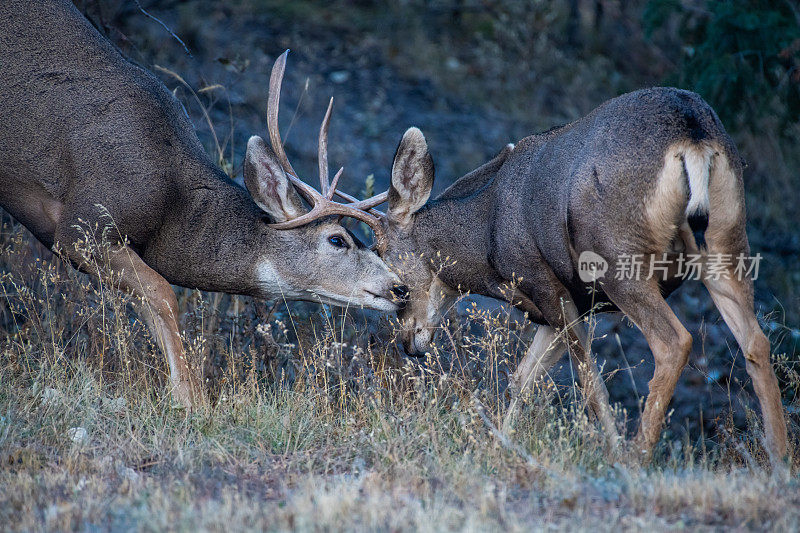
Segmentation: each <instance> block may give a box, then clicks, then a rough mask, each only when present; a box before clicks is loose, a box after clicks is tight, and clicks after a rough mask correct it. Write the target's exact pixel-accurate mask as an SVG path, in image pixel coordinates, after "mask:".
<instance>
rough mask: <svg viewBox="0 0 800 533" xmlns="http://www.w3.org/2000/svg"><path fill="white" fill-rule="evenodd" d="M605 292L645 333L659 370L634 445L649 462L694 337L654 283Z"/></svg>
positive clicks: (609, 287) (608, 287) (613, 283)
mask: <svg viewBox="0 0 800 533" xmlns="http://www.w3.org/2000/svg"><path fill="white" fill-rule="evenodd" d="M604 289H605V292H606V294H607V295H608V297H609V298H611V300H612V301H613V302H614V304H616V305H617V307H619V308H620V310H621V311H622V312H623V313H625V314H626V315H627V316H628V318H630V319H631V320H632V321H633V322H634V323H635V324H636V326H637V327H638V328H639V329H640V330H641V331H642V333H643V334H644V336H645V339H647V344H648V345H649V346H650V350H651V351H652V352H653V359H654V360H655V370H654V371H653V378H652V379H651V380H650V383H649V387H650V393H649V394H648V396H647V401H646V402H645V405H644V411H643V412H642V419H641V420H640V422H639V433H638V434H637V436H636V439H635V441H634V445H635V449H636V450H637V452H638V454H640V458H641V459H642V460H643V461H644V462H648V461H649V460H650V458H651V457H652V454H653V448H654V447H655V445H656V443H658V439H659V437H660V436H661V428H662V426H663V424H664V415H665V413H666V411H667V406H668V405H669V402H670V400H671V399H672V394H673V392H674V391H675V385H676V384H677V382H678V378H679V377H680V375H681V372H682V371H683V368H684V367H685V366H686V363H687V362H688V361H689V352H690V351H691V349H692V336H691V335H690V334H689V332H688V331H686V328H684V327H683V324H681V322H680V320H678V317H676V316H675V313H673V312H672V309H670V307H669V305H667V302H666V301H665V300H664V298H663V296H661V293H660V291H659V289H658V287H657V286H656V284H655V283H653V282H651V281H650V280H648V281H647V282H639V281H634V280H626V281H618V280H609V282H607V283H605V284H604Z"/></svg>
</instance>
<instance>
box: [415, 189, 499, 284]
mask: <svg viewBox="0 0 800 533" xmlns="http://www.w3.org/2000/svg"><path fill="white" fill-rule="evenodd" d="M495 196H496V195H495V191H494V183H493V182H490V183H488V185H485V186H483V187H482V188H480V189H479V190H477V191H474V192H472V193H471V194H467V195H465V196H459V197H452V196H448V197H446V198H441V197H440V198H438V199H436V200H433V201H432V202H430V203H429V204H428V205H427V206H426V207H424V208H423V209H422V210H420V211H419V212H417V214H416V218H415V223H414V239H415V240H416V242H417V246H418V249H419V250H420V251H421V252H423V253H424V254H425V255H426V256H427V257H429V258H430V259H431V261H433V264H432V268H433V270H434V272H435V273H436V272H438V273H437V276H438V277H439V279H440V280H441V281H442V282H443V283H445V284H446V285H447V286H449V287H450V288H452V289H454V290H460V291H469V292H473V293H477V294H486V285H487V280H494V279H495V278H496V277H497V274H496V272H495V270H494V268H493V267H492V265H491V264H490V262H489V259H488V258H489V255H490V253H489V252H490V246H491V240H492V239H491V236H492V233H493V231H492V227H493V225H494V212H495V209H494V206H495Z"/></svg>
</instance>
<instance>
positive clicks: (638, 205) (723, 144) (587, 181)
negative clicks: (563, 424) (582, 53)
mask: <svg viewBox="0 0 800 533" xmlns="http://www.w3.org/2000/svg"><path fill="white" fill-rule="evenodd" d="M404 137H409V138H410V139H411V140H413V141H414V143H413V144H414V145H415V146H416V151H417V153H419V146H420V145H421V144H422V143H424V137H423V136H422V133H421V132H419V130H416V129H415V128H412V129H410V130H409V131H408V132H406V135H405V136H404ZM403 146H404V143H401V147H400V150H402V148H403ZM423 156H425V157H427V152H425V153H424V154H423ZM397 161H402V162H403V164H412V165H413V164H414V159H413V158H409V157H407V156H405V155H404V154H401V153H398V155H397V156H396V157H395V162H396V164H397ZM419 168H423V166H420V167H419ZM409 173H410V171H409V170H408V169H393V172H392V175H393V177H394V176H395V175H396V174H401V175H408V174H409ZM432 182H433V176H432V175H431V176H422V177H421V178H419V179H418V180H417V181H416V182H415V183H411V184H409V183H404V184H403V191H398V194H396V195H395V196H394V197H392V200H391V201H390V205H389V220H390V221H391V214H392V212H393V211H395V210H398V211H400V210H402V211H403V212H404V213H405V212H408V211H409V208H408V207H409V206H408V205H404V202H405V198H406V197H411V193H410V192H404V191H407V190H409V189H410V190H412V191H413V189H414V188H415V187H419V188H420V189H424V188H426V187H428V190H429V187H430V184H431V183H432ZM393 187H394V181H393ZM413 196H414V197H421V196H425V191H424V190H418V191H413ZM689 207H692V209H693V212H694V211H695V210H696V211H697V212H698V213H700V214H705V215H706V216H707V217H708V229H707V231H705V233H702V231H700V237H701V238H703V237H707V245H708V249H707V250H704V251H703V252H702V253H704V254H708V253H726V254H733V255H734V256H736V255H737V254H739V253H745V254H747V253H748V252H749V247H748V245H747V236H746V234H745V228H744V223H745V222H744V221H745V217H744V190H743V183H742V168H741V163H740V159H739V155H738V153H737V152H736V148H735V146H734V144H733V142H732V141H731V139H730V138H729V137H728V135H727V134H726V133H725V130H724V128H723V126H722V124H721V123H720V121H719V119H718V118H717V115H716V114H715V113H714V111H713V110H712V109H711V108H710V107H709V106H708V104H706V103H705V102H704V101H703V100H702V99H701V98H700V97H699V96H698V95H696V94H694V93H691V92H688V91H682V90H678V89H672V88H653V89H645V90H641V91H636V92H634V93H630V94H626V95H623V96H620V97H618V98H615V99H613V100H610V101H608V102H606V103H604V104H603V105H601V106H600V107H598V108H597V109H595V110H594V111H592V112H591V113H590V114H589V115H587V116H586V117H584V118H582V119H579V120H577V121H575V122H573V123H571V124H568V125H566V126H562V127H560V128H555V129H553V130H551V131H548V132H546V133H543V134H540V135H533V136H530V137H527V138H525V139H522V140H521V141H520V142H519V143H517V145H516V146H515V147H514V148H513V149H508V148H506V149H505V150H503V151H502V152H501V153H500V154H499V155H498V157H497V158H495V159H494V160H493V161H491V162H489V163H487V164H485V165H484V166H482V167H480V168H479V169H477V170H475V171H473V172H472V173H470V174H468V175H467V176H465V177H464V178H462V179H461V180H459V181H457V182H456V183H455V184H454V185H453V186H452V187H450V188H449V189H448V190H447V191H445V193H444V194H442V195H441V196H440V197H439V198H437V199H435V200H432V201H430V202H428V203H427V204H426V205H424V206H422V207H419V208H415V209H411V210H410V211H411V212H412V213H413V217H412V218H411V220H410V221H408V222H406V224H405V225H404V226H403V227H393V225H392V223H391V222H390V223H389V231H390V235H391V237H390V243H389V246H388V248H387V251H386V253H385V254H384V257H385V259H386V260H387V261H389V262H390V263H392V264H398V257H399V256H400V254H404V257H412V258H414V257H424V258H428V259H425V260H416V261H413V260H412V261H409V260H406V261H404V262H403V264H402V265H400V268H399V272H400V276H401V279H403V280H404V281H405V282H406V283H407V284H408V285H409V287H410V289H411V295H410V300H409V303H408V305H407V307H406V308H405V310H403V311H402V312H400V314H399V317H400V319H401V322H402V323H403V324H404V325H405V327H404V330H403V332H402V333H401V335H402V340H403V343H404V346H405V347H406V350H407V351H409V352H411V353H414V352H421V351H425V350H426V349H427V342H429V340H430V338H431V337H432V334H427V335H421V334H419V332H420V331H424V330H431V331H432V330H433V329H435V328H436V327H437V325H438V320H439V318H438V317H434V319H433V320H431V319H430V318H429V317H428V315H425V314H423V313H421V310H422V309H427V308H428V305H426V304H425V302H426V301H427V298H428V296H427V295H428V292H427V291H428V287H430V286H431V284H432V282H433V281H434V280H438V282H440V283H441V284H442V285H443V286H445V287H449V288H450V290H453V291H455V290H460V291H462V292H466V291H468V292H472V293H477V294H483V295H486V296H492V297H495V298H503V299H508V296H507V295H508V291H503V290H502V288H503V287H506V286H508V285H509V284H513V285H515V286H516V289H517V291H518V293H521V294H522V295H523V296H524V298H519V297H516V296H515V297H514V299H512V303H513V304H514V305H517V306H518V307H520V308H521V309H523V310H525V311H526V312H527V314H528V316H529V318H530V319H531V320H532V321H534V322H537V323H540V324H544V325H546V326H547V327H549V328H551V329H552V330H553V331H554V332H558V333H559V334H560V335H562V336H563V339H562V341H561V342H562V343H563V344H557V345H556V346H555V347H558V346H565V347H566V348H567V349H569V352H570V354H571V356H572V357H573V359H574V360H575V361H576V362H579V363H581V364H583V365H586V367H587V369H586V370H587V372H586V374H585V375H583V376H582V377H583V378H584V384H585V388H586V389H587V391H586V392H587V394H588V396H589V403H590V405H593V406H594V407H595V411H596V412H597V414H598V416H599V417H600V419H601V421H603V423H604V426H606V429H607V430H608V431H609V434H610V435H612V436H613V435H614V433H615V432H614V430H613V422H612V423H609V419H608V413H609V408H608V406H607V392H606V391H605V386H604V385H603V383H602V380H598V379H597V377H598V376H597V374H596V369H595V368H594V362H593V361H592V360H591V358H590V357H588V351H589V348H590V347H589V346H586V344H585V342H582V341H581V339H583V338H584V336H585V332H584V328H583V325H582V324H581V321H580V320H579V318H578V317H579V316H581V315H583V314H585V313H587V312H588V311H590V309H591V308H592V306H593V305H594V304H597V303H605V304H608V305H607V306H606V307H603V308H602V309H601V310H615V309H616V310H621V311H623V312H624V313H625V314H626V315H627V316H628V317H629V318H630V319H631V320H633V322H634V323H636V325H637V326H638V327H639V328H640V329H641V330H642V332H643V333H644V335H645V337H646V338H647V341H648V343H649V345H650V348H651V349H652V351H653V355H654V358H655V363H656V369H655V373H654V376H653V380H652V381H651V382H650V395H649V397H648V399H647V402H646V405H645V410H644V413H643V416H642V422H641V429H640V432H639V436H638V438H637V448H638V449H639V451H640V452H641V453H642V455H643V456H644V457H645V458H647V457H649V455H650V453H651V451H652V449H653V446H654V445H655V443H656V442H657V440H658V437H659V435H660V431H661V426H662V423H663V417H664V412H665V410H666V407H667V404H668V403H669V401H670V398H671V397H672V393H673V390H674V388H675V383H676V382H677V379H678V377H679V375H680V372H681V370H682V369H683V367H684V365H685V364H686V361H687V359H688V355H689V350H690V348H691V343H692V338H691V335H690V334H689V333H688V332H687V331H686V329H685V328H684V327H683V326H682V325H681V323H680V321H679V320H678V319H677V318H676V317H675V315H674V313H673V312H672V311H671V310H670V308H669V306H668V305H667V303H666V302H665V300H664V297H665V296H666V295H667V294H668V293H669V292H670V291H672V290H674V289H675V288H676V287H677V286H678V285H680V283H681V281H682V280H681V278H679V277H677V276H676V273H677V263H676V258H677V256H676V255H675V254H676V253H677V252H680V251H687V250H688V251H698V250H699V249H701V248H702V246H699V245H700V244H701V243H699V242H695V235H697V234H698V231H697V229H696V228H690V227H689V225H690V224H692V220H691V217H690V215H691V214H692V213H689V212H687V209H688V208H689ZM693 232H694V234H693ZM583 251H592V252H594V253H597V254H599V255H600V256H602V257H603V258H605V259H606V260H607V261H608V267H609V269H608V273H607V274H606V276H605V277H604V278H602V279H601V280H600V282H599V283H586V282H584V281H582V280H581V279H580V276H579V272H578V258H579V255H580V253H581V252H583ZM665 253H667V254H668V256H667V258H668V260H670V261H672V262H671V264H670V265H669V272H670V276H671V277H670V278H669V279H668V280H667V281H666V282H664V281H661V280H659V281H655V280H652V279H650V280H648V279H639V280H625V279H621V280H617V279H615V276H614V274H615V272H616V268H617V264H618V258H620V256H622V255H630V254H644V255H649V254H655V255H656V257H657V258H658V259H661V258H662V255H663V254H665ZM437 256H441V257H448V258H449V261H448V262H446V264H444V265H443V266H440V265H438V266H437V265H436V264H434V263H431V261H430V258H431V257H437ZM705 257H707V255H706V256H705ZM643 274H644V275H643V276H642V277H643V278H645V277H646V274H647V272H643ZM706 285H707V286H708V288H709V290H710V292H711V295H712V297H713V299H714V301H715V303H716V304H717V306H718V308H719V309H720V312H721V313H722V314H723V317H724V318H725V320H726V322H727V323H728V325H729V326H730V327H731V329H732V331H733V332H734V335H735V336H736V338H737V341H739V344H740V346H741V348H742V350H743V351H744V353H745V355H746V357H748V361H749V362H750V363H749V364H748V370H749V371H750V374H751V376H752V377H753V382H754V385H755V389H756V393H757V394H758V397H759V400H760V402H761V406H762V410H763V413H764V420H765V431H766V433H767V441H768V444H769V449H770V452H771V454H772V457H773V459H776V460H777V459H779V458H782V457H784V456H785V454H786V446H787V443H786V426H785V423H784V422H783V412H782V410H781V407H780V392H779V390H778V387H777V382H776V380H775V376H774V373H773V371H772V368H771V366H770V363H769V343H768V342H766V337H764V335H763V333H762V332H761V331H760V329H759V328H758V323H757V321H756V319H755V315H754V313H753V299H752V280H749V279H746V280H743V281H741V282H729V283H719V282H712V281H706ZM546 331H547V330H546ZM543 335H544V334H543ZM549 337H550V336H548V337H547V338H544V337H543V338H541V339H538V341H535V342H534V344H533V345H532V347H531V350H529V352H528V354H527V356H526V358H525V360H524V361H523V362H522V363H521V364H520V370H519V372H522V374H520V373H518V374H516V375H515V377H514V380H513V381H514V383H515V384H516V386H517V387H520V388H522V387H525V386H526V385H528V384H530V383H532V382H533V381H534V380H535V379H536V378H537V377H538V376H539V375H541V374H543V373H544V372H546V371H547V370H548V368H549V366H550V365H551V364H552V363H553V362H554V361H555V359H556V356H555V355H554V353H552V350H550V349H548V346H549V345H550V344H552V343H553V342H554V341H552V339H550V338H549ZM546 340H547V342H545V341H546ZM426 341H427V342H426ZM587 385H588V386H587ZM512 414H513V413H509V415H512ZM609 426H612V427H609Z"/></svg>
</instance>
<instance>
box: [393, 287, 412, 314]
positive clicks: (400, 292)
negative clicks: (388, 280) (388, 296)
mask: <svg viewBox="0 0 800 533" xmlns="http://www.w3.org/2000/svg"><path fill="white" fill-rule="evenodd" d="M391 293H392V296H393V297H394V300H395V303H397V305H399V306H400V309H402V308H403V307H405V305H406V302H407V301H408V287H406V286H405V285H395V286H394V287H392V289H391Z"/></svg>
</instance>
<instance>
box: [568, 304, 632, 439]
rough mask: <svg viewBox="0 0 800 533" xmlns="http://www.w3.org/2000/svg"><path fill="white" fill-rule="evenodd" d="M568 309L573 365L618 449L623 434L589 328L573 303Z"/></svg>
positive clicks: (603, 425) (584, 392)
mask: <svg viewBox="0 0 800 533" xmlns="http://www.w3.org/2000/svg"><path fill="white" fill-rule="evenodd" d="M565 308H566V309H565V313H566V315H567V317H568V318H569V321H568V322H567V324H566V326H565V328H564V335H566V338H565V342H566V345H567V348H568V349H569V355H570V358H571V359H572V364H573V365H574V366H575V368H576V369H577V370H578V378H579V379H580V381H581V386H582V387H583V394H584V396H585V397H586V400H587V402H588V404H589V409H590V410H591V412H592V413H594V415H595V416H596V417H597V419H598V420H599V421H600V425H601V426H602V427H603V430H604V431H605V433H606V437H607V438H608V439H609V441H610V442H611V444H612V445H614V446H616V445H617V443H618V442H619V440H620V434H619V432H618V431H617V425H616V422H615V421H614V415H613V413H612V412H611V402H610V401H609V398H608V389H607V388H606V384H605V382H604V381H603V378H602V376H601V375H600V370H598V368H597V363H596V362H595V360H594V357H592V354H591V345H590V343H589V339H588V336H587V334H586V328H585V327H584V325H583V323H582V322H581V320H580V317H579V316H578V312H577V309H576V308H575V305H574V304H573V303H572V302H568V303H567V304H565Z"/></svg>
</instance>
